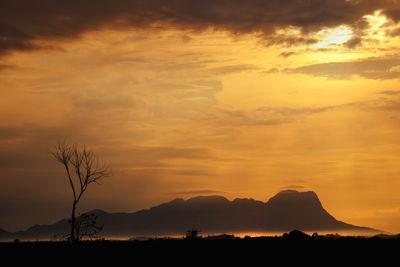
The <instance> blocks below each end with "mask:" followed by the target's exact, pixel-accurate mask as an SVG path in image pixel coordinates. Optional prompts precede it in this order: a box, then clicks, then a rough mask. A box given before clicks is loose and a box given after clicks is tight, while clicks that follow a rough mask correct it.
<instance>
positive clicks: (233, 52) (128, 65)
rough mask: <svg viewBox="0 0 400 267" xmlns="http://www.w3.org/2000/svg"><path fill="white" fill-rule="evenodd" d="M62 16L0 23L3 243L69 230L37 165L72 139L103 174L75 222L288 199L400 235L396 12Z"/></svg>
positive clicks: (50, 181) (377, 7)
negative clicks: (312, 197)
mask: <svg viewBox="0 0 400 267" xmlns="http://www.w3.org/2000/svg"><path fill="white" fill-rule="evenodd" d="M6 2H7V1H6ZM17 2H18V1H17ZM20 2H21V3H20V4H21V5H22V4H26V5H28V6H29V1H20ZM64 2H65V4H63V3H64ZM67 2H68V1H60V5H59V6H52V5H51V4H48V6H46V7H47V8H43V9H39V8H38V9H37V10H36V9H35V8H31V9H29V8H27V9H26V10H24V11H21V12H22V13H23V14H22V13H21V14H20V15H21V16H20V17H18V16H12V15H13V14H14V13H13V12H17V11H15V10H17V9H16V8H17V6H16V5H15V4H13V3H12V2H11V1H10V2H8V3H6V6H7V5H8V7H9V9H7V10H6V11H0V89H1V93H2V94H1V95H2V97H1V98H0V148H1V149H0V203H1V204H0V213H1V215H0V228H5V229H6V230H12V231H14V230H20V229H23V228H26V227H28V226H31V225H32V224H35V223H40V224H46V223H53V222H55V221H56V220H58V219H60V218H64V217H67V216H68V214H69V209H70V204H71V203H70V202H71V201H72V200H71V192H70V191H69V190H70V189H69V187H68V184H67V180H66V179H65V177H64V173H63V170H62V168H61V166H59V165H57V163H56V162H55V161H54V159H53V158H52V157H51V156H50V155H49V153H48V151H49V150H50V149H51V148H52V147H53V146H54V145H55V144H57V142H58V141H60V140H63V139H67V140H70V141H72V142H77V143H81V144H87V145H88V146H90V147H91V148H93V149H94V150H95V151H96V152H97V153H98V154H99V155H100V156H101V157H102V158H104V159H106V160H108V161H110V162H111V165H112V167H113V173H114V175H113V177H112V178H108V179H107V180H105V181H103V183H102V185H101V186H93V187H91V188H90V189H89V190H88V192H87V195H85V197H84V199H83V200H82V202H81V203H80V205H81V206H80V210H81V211H85V210H88V209H93V208H101V209H104V210H107V211H110V212H111V211H135V210H137V209H142V208H148V207H151V206H153V205H156V204H159V203H161V202H164V201H169V200H171V199H174V198H177V197H183V198H188V197H191V196H194V195H204V194H219V195H224V196H226V197H228V198H229V199H233V198H236V197H249V198H250V197H251V198H255V199H258V200H262V201H267V200H268V198H270V197H272V196H273V195H274V194H275V193H277V192H278V191H280V190H282V189H284V188H294V189H298V190H313V191H315V192H316V193H317V194H318V196H319V198H320V200H321V202H322V203H323V205H324V207H325V208H326V209H327V210H328V212H330V213H331V214H332V215H333V216H335V217H336V218H337V219H339V220H343V221H345V222H347V223H352V224H357V225H362V226H369V227H374V228H378V229H382V230H386V231H391V232H400V195H399V193H398V192H399V189H400V180H399V175H400V169H399V167H398V166H399V165H398V162H399V161H400V114H399V111H400V88H399V78H400V54H399V53H398V47H399V45H400V24H399V19H400V11H399V10H400V7H399V5H400V3H398V1H395V0H390V1H375V2H374V1H368V0H364V1H363V0H361V1H345V0H338V1H333V2H335V3H329V1H328V2H326V3H325V4H326V5H327V6H326V7H325V6H318V4H317V3H319V2H318V1H316V0H310V1H300V0H287V1H275V0H274V1H271V6H270V8H275V10H276V12H278V13H279V12H283V11H282V10H283V8H285V9H284V10H285V12H283V13H284V14H285V15H287V16H286V17H284V18H281V17H282V16H281V17H280V16H278V15H279V14H278V15H273V14H275V13H271V14H269V13H268V12H267V11H265V14H266V15H265V16H266V19H265V21H262V20H260V19H257V18H258V17H257V16H261V15H263V14H264V13H263V12H261V11H263V9H262V7H260V5H261V4H260V3H262V2H263V1H256V0H252V1H248V3H246V4H243V2H240V1H232V2H230V3H229V4H228V3H225V4H215V3H213V2H212V1H204V3H203V4H197V5H202V6H201V8H204V10H207V12H209V13H204V14H203V13H202V12H200V11H199V12H197V13H196V12H195V11H192V10H191V9H189V8H188V6H186V5H184V4H183V3H184V1H183V2H182V1H176V2H174V4H171V5H172V6H168V5H169V4H166V6H163V8H160V10H164V11H165V10H169V11H168V12H167V11H165V13H163V12H161V11H159V10H158V8H159V6H160V5H157V3H158V4H159V1H149V3H154V6H153V5H151V4H149V6H146V7H142V8H143V10H141V9H140V7H138V6H133V7H132V6H130V4H127V3H126V2H125V1H122V0H119V1H116V2H118V3H120V4H121V6H123V5H127V10H128V11H129V10H133V11H138V12H137V14H139V13H140V12H139V11H142V12H144V13H143V14H147V15H146V16H144V17H143V18H142V17H141V16H139V15H137V16H136V15H135V16H133V15H132V16H128V15H127V14H125V13H124V12H121V11H119V9H118V8H117V7H115V10H114V9H110V11H109V13H107V12H104V13H102V12H103V11H102V9H101V8H103V6H101V5H99V7H94V9H96V8H98V10H97V12H98V13H96V12H95V11H96V10H86V9H85V4H83V7H82V9H79V8H78V7H76V6H69V5H68V3H67ZM100 2H101V3H107V1H100ZM132 2H135V3H136V2H141V1H139V0H136V1H132ZM189 2H190V3H192V2H193V1H187V3H189ZM320 2H324V1H320ZM331 2H332V1H331ZM377 2H379V3H377ZM221 3H222V2H221ZM174 5H177V6H174ZM180 5H181V6H180ZM235 5H238V7H236V6H235ZM286 5H288V6H286ZM329 5H332V6H331V7H330V6H329ZM289 6H292V7H293V10H294V11H293V12H291V9H288V8H287V7H289ZM106 7H107V8H109V7H108V6H107V5H106V4H104V9H106ZM237 8H239V9H240V8H242V10H243V12H239V11H238V10H237ZM314 9H315V10H314ZM76 10H83V11H82V13H80V11H79V12H78V11H76ZM107 10H108V9H107ZM260 10H261V11H260ZM296 10H298V11H299V12H297V13H296V12H295V11H296ZM1 12H8V13H4V14H2V13H1ZM35 12H37V13H35ZM84 12H88V14H90V15H88V16H86V15H85V13H84ZM146 12H147V13H146ZM180 12H181V13H182V14H186V16H183V15H182V16H178V15H177V14H181V13H180ZM185 12H187V13H185ZM271 12H272V11H271ZM318 12H319V13H318ZM324 12H326V14H325V13H324ZM335 12H337V13H335ZM242 13H243V14H242ZM93 14H98V15H96V16H95V15H93ZM149 14H150V15H149ZM221 14H222V15H221ZM246 14H251V15H249V16H246ZM260 14H261V15H260ZM321 14H322V15H321ZM14 15H15V14H14ZM317 15H321V16H317ZM1 17H3V19H1ZM262 18H263V19H264V16H263V17H262ZM7 19H9V20H7ZM30 19H31V20H30ZM53 21H54V23H53ZM35 23H36V24H35Z"/></svg>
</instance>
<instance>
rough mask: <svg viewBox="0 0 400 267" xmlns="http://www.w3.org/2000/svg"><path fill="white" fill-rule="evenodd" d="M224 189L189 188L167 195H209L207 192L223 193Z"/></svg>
mask: <svg viewBox="0 0 400 267" xmlns="http://www.w3.org/2000/svg"><path fill="white" fill-rule="evenodd" d="M225 193H226V192H224V191H217V190H210V189H204V190H189V191H179V192H171V193H168V195H209V194H225Z"/></svg>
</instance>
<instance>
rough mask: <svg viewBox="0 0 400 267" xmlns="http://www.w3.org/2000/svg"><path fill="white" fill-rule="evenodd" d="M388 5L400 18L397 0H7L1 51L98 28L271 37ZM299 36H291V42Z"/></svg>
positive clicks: (0, 23) (1, 14) (0, 19)
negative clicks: (281, 31)
mask: <svg viewBox="0 0 400 267" xmlns="http://www.w3.org/2000/svg"><path fill="white" fill-rule="evenodd" d="M378 9H383V10H384V13H385V14H387V15H388V16H389V17H390V18H391V19H393V20H396V21H397V20H399V18H400V15H399V13H400V12H399V9H398V7H397V4H396V1H395V0H381V1H375V0H336V1H329V0H270V1H263V0H249V1H241V0H223V1H214V0H204V1H197V0H176V1H164V0H147V1H144V0H129V1H128V0H115V1H111V0H96V1H95V0H88V1H73V2H71V1H68V0H59V1H39V2H37V1H35V2H33V1H30V0H19V1H14V0H5V1H2V8H1V9H0V53H2V54H4V53H7V52H10V51H15V50H32V49H38V48H41V47H42V46H41V45H40V44H39V42H37V41H42V40H54V39H57V40H67V39H69V38H77V37H79V36H80V35H81V34H83V33H85V32H88V31H93V30H98V29H104V28H106V29H132V28H153V29H162V28H171V27H172V28H175V29H181V30H191V31H203V30H207V29H210V28H212V29H215V30H224V31H229V32H232V33H234V34H247V33H259V34H261V36H263V37H268V36H271V34H273V33H274V32H275V30H276V29H277V28H285V27H288V26H295V27H300V28H301V29H302V30H303V31H307V32H310V31H316V30H319V29H322V28H324V27H335V26H339V25H343V24H354V23H356V22H357V21H359V20H360V19H361V18H362V17H363V16H364V15H366V14H371V13H372V12H373V11H375V10H378ZM293 41H295V42H297V41H298V40H286V41H285V42H289V43H290V42H293Z"/></svg>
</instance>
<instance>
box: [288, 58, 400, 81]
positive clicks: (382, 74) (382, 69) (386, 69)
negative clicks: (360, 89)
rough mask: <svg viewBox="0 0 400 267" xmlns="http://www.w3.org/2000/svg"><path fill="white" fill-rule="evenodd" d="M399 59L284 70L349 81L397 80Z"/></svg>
mask: <svg viewBox="0 0 400 267" xmlns="http://www.w3.org/2000/svg"><path fill="white" fill-rule="evenodd" d="M399 66H400V58H399V57H397V56H396V57H386V58H367V59H364V60H359V61H348V62H330V63H321V64H312V65H307V66H303V67H299V68H291V69H285V70H283V71H284V72H287V73H303V74H308V75H312V76H322V77H327V78H329V79H343V80H346V79H351V78H353V77H354V76H359V77H362V78H366V79H376V80H385V79H399V78H400V69H399Z"/></svg>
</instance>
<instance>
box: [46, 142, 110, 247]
mask: <svg viewBox="0 0 400 267" xmlns="http://www.w3.org/2000/svg"><path fill="white" fill-rule="evenodd" d="M51 154H52V155H53V156H54V158H55V159H56V160H57V161H58V162H60V163H61V164H62V165H64V168H65V171H66V173H67V178H68V182H69V185H70V186H71V190H72V193H73V202H72V214H71V232H70V235H69V239H70V240H71V241H72V242H74V241H77V236H76V219H75V211H76V206H77V204H78V202H79V201H80V200H81V197H82V195H83V193H85V191H86V190H87V188H88V185H89V184H91V183H98V181H99V180H100V179H102V178H104V177H108V176H111V169H110V166H109V165H108V164H105V163H101V162H100V161H99V159H98V158H97V157H96V156H95V154H94V153H93V151H91V150H89V149H88V148H87V147H86V146H78V145H76V144H69V143H67V142H61V143H59V144H58V145H57V146H56V147H55V149H54V150H53V151H52V152H51Z"/></svg>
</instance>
